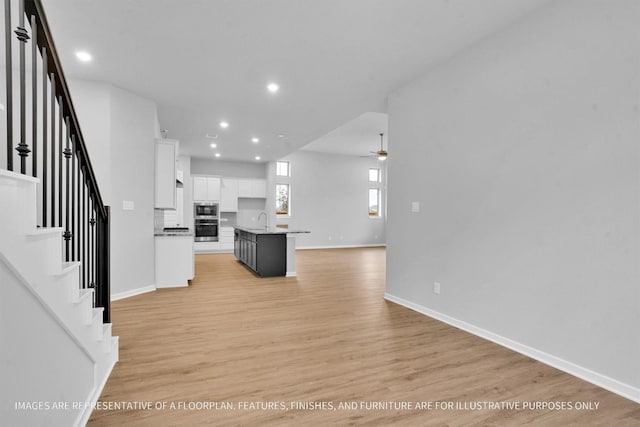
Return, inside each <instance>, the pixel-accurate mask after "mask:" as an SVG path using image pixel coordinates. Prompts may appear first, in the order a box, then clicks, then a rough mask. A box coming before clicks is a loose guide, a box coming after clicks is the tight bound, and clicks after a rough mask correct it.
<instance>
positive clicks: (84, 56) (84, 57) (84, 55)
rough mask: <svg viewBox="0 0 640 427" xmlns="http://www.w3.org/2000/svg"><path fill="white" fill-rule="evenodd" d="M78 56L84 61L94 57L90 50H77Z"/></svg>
mask: <svg viewBox="0 0 640 427" xmlns="http://www.w3.org/2000/svg"><path fill="white" fill-rule="evenodd" d="M76 58H78V59H79V60H80V61H82V62H89V61H91V59H92V57H91V55H90V54H89V53H88V52H84V51H78V52H76Z"/></svg>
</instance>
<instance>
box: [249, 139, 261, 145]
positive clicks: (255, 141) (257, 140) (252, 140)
mask: <svg viewBox="0 0 640 427" xmlns="http://www.w3.org/2000/svg"><path fill="white" fill-rule="evenodd" d="M251 142H253V143H254V144H257V143H258V142H260V140H259V139H258V138H251Z"/></svg>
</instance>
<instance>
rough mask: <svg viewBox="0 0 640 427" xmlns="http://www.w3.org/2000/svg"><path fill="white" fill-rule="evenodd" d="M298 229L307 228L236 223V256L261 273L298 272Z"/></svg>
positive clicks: (286, 273) (279, 274) (288, 273)
mask: <svg viewBox="0 0 640 427" xmlns="http://www.w3.org/2000/svg"><path fill="white" fill-rule="evenodd" d="M297 233H308V231H299V230H288V229H285V228H264V227H262V228H245V227H235V232H234V253H235V256H236V258H237V259H238V260H239V261H240V262H242V263H243V264H244V265H245V266H247V267H248V268H249V269H250V270H251V271H253V272H254V273H256V274H257V275H259V276H260V277H275V276H295V275H296V271H295V237H294V235H295V234H297Z"/></svg>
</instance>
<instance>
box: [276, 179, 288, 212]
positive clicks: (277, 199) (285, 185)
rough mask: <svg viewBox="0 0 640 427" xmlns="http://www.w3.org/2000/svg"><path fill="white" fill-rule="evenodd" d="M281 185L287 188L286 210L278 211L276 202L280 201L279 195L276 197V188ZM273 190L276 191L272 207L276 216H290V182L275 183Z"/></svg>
mask: <svg viewBox="0 0 640 427" xmlns="http://www.w3.org/2000/svg"><path fill="white" fill-rule="evenodd" d="M281 186H282V187H286V188H287V210H286V212H280V211H278V202H279V201H280V200H279V197H278V188H279V187H281ZM275 192H276V197H275V201H276V205H275V206H274V207H275V210H276V216H279V217H289V216H291V184H285V183H276V189H275Z"/></svg>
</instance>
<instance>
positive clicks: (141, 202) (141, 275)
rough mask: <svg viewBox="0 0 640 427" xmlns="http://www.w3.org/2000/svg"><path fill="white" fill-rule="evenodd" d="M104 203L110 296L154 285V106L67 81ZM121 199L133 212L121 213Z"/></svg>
mask: <svg viewBox="0 0 640 427" xmlns="http://www.w3.org/2000/svg"><path fill="white" fill-rule="evenodd" d="M69 87H70V90H71V94H72V98H73V102H74V105H75V107H76V112H77V115H78V120H79V121H80V127H81V129H82V132H83V135H84V137H85V142H86V145H87V149H88V150H89V153H90V155H91V162H92V165H93V167H94V170H95V171H96V175H97V179H98V185H99V186H100V190H101V193H102V195H103V198H104V200H105V203H106V204H108V205H110V206H111V293H112V294H119V293H123V292H130V291H134V290H136V289H140V288H146V287H149V286H153V285H154V281H155V278H154V271H155V269H154V241H153V226H154V217H153V196H154V192H153V188H154V182H153V179H154V138H155V136H156V134H157V129H156V128H157V119H156V107H155V103H153V102H152V101H149V100H147V99H144V98H142V97H139V96H137V95H135V94H133V93H130V92H127V91H125V90H123V89H120V88H117V87H114V86H111V85H106V84H101V83H94V82H88V81H79V80H70V82H69ZM124 200H127V201H133V202H134V210H132V211H125V210H123V209H122V202H123V201H124Z"/></svg>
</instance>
